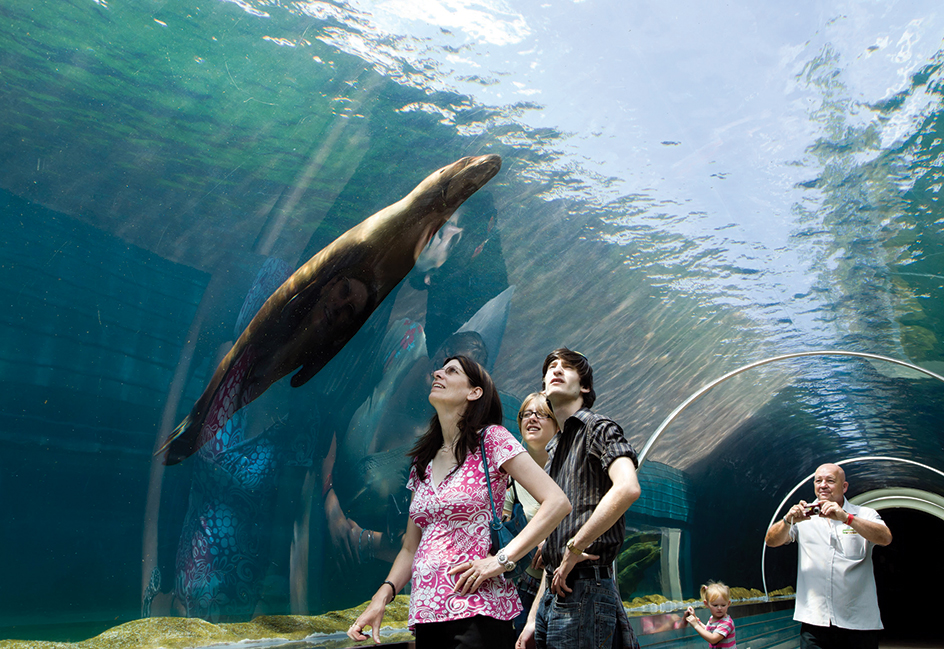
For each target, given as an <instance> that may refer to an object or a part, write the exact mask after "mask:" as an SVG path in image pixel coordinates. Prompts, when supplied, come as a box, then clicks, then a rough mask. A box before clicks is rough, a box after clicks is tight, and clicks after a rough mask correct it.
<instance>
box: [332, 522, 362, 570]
mask: <svg viewBox="0 0 944 649" xmlns="http://www.w3.org/2000/svg"><path fill="white" fill-rule="evenodd" d="M328 533H329V534H330V535H331V543H332V544H333V545H334V549H335V550H337V555H338V556H336V559H337V560H338V565H339V566H340V567H341V568H350V567H351V566H354V565H356V564H357V563H360V556H359V554H358V548H357V541H358V538H359V537H360V533H361V528H360V525H358V524H357V523H355V522H354V521H352V520H350V519H349V518H347V517H345V516H344V514H342V513H341V511H340V510H336V513H335V514H334V515H333V516H330V517H329V518H328Z"/></svg>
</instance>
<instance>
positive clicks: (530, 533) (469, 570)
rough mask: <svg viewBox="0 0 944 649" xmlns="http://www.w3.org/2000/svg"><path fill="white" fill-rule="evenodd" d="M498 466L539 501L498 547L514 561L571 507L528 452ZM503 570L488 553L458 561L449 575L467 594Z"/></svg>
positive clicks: (543, 537)
mask: <svg viewBox="0 0 944 649" xmlns="http://www.w3.org/2000/svg"><path fill="white" fill-rule="evenodd" d="M501 468H502V469H504V471H505V472H506V473H508V474H510V475H511V477H512V478H514V479H515V481H516V482H517V483H518V484H520V485H521V486H522V487H524V488H525V489H527V490H528V493H530V494H531V495H532V496H534V499H535V500H537V501H538V502H539V503H541V506H540V507H539V508H538V511H537V512H536V513H535V514H534V518H532V519H531V520H530V521H528V524H527V525H525V527H524V529H523V530H521V532H520V533H519V534H518V536H516V537H515V538H514V539H512V541H511V543H509V544H508V545H507V546H505V547H504V548H499V549H503V550H505V554H506V556H507V557H508V558H509V559H511V560H512V561H517V560H518V559H520V558H521V557H523V556H524V555H526V554H527V553H528V552H529V551H530V550H531V548H533V547H535V546H536V545H537V544H538V543H540V542H541V541H543V540H544V539H546V538H547V535H548V534H550V533H551V532H552V531H553V530H554V528H555V527H557V526H558V524H560V522H561V521H562V520H564V516H566V515H567V514H569V513H570V510H571V506H570V501H569V500H567V496H565V495H564V492H563V491H561V488H560V487H558V486H557V483H555V482H554V481H553V480H551V478H550V476H548V475H547V474H546V473H544V470H543V469H542V468H541V467H539V466H538V465H537V462H535V461H534V458H532V457H531V456H530V455H528V454H527V453H521V454H519V455H516V456H515V457H513V458H511V459H510V460H508V461H507V462H505V463H504V464H502V467H501ZM503 572H505V568H504V566H502V565H501V564H500V563H498V559H497V558H495V557H494V556H491V555H489V556H487V557H485V558H484V559H478V560H476V561H466V562H464V563H460V564H459V565H457V566H455V567H454V568H452V569H451V570H450V571H449V574H450V575H455V574H459V575H460V576H459V578H458V579H457V580H456V585H455V590H456V592H458V593H462V594H463V595H466V594H468V593H474V592H475V591H476V590H478V588H479V586H481V585H482V584H483V583H485V581H486V580H488V579H491V578H492V577H496V576H498V575H500V574H502V573H503ZM460 573H461V574H460Z"/></svg>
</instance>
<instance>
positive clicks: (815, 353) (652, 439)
mask: <svg viewBox="0 0 944 649" xmlns="http://www.w3.org/2000/svg"><path fill="white" fill-rule="evenodd" d="M819 356H849V357H853V358H864V359H867V360H876V361H884V362H887V363H893V364H895V365H900V366H902V367H907V368H909V369H911V370H914V371H916V372H919V373H921V374H924V375H926V376H928V377H930V378H934V379H937V380H939V381H941V382H944V376H941V375H940V374H936V373H935V372H932V371H931V370H928V369H925V368H923V367H921V366H919V365H915V364H913V363H909V362H907V361H902V360H899V359H897V358H891V357H889V356H882V355H880V354H871V353H868V352H853V351H846V350H841V349H825V350H812V351H805V352H793V353H790V354H781V355H779V356H771V357H770V358H765V359H762V360H759V361H755V362H753V363H748V364H747V365H742V366H741V367H738V368H737V369H734V370H732V371H730V372H728V373H727V374H725V375H723V376H721V377H719V378H717V379H715V380H714V381H711V382H709V383H707V384H705V385H704V386H702V387H701V388H700V389H698V390H697V391H696V392H694V393H692V394H691V395H689V397H688V398H687V399H685V401H683V402H682V403H680V404H679V405H678V406H677V407H676V408H675V409H674V410H673V411H672V412H671V413H669V415H668V416H667V417H666V418H665V419H663V420H662V423H661V424H659V427H658V428H656V430H655V432H653V433H652V435H650V436H649V439H648V440H646V443H645V445H644V446H643V448H642V451H641V452H640V453H639V455H638V469H642V465H643V463H644V462H645V460H646V457H647V456H648V455H649V451H650V450H651V449H652V447H653V446H654V445H655V443H656V442H657V441H658V440H659V438H660V437H661V436H662V433H664V432H665V430H666V429H667V428H668V427H669V425H670V424H671V423H672V422H673V421H675V419H676V418H677V417H678V416H679V415H680V414H681V413H682V411H684V410H685V409H686V408H688V406H690V405H691V404H692V403H694V402H695V401H697V400H698V399H699V398H701V397H702V396H704V395H705V394H706V393H708V392H709V391H711V390H712V389H713V388H715V387H716V386H718V385H720V384H721V383H724V382H725V381H727V380H728V379H730V378H732V377H734V376H737V375H738V374H742V373H744V372H747V371H749V370H752V369H755V368H758V367H761V366H763V365H769V364H771V363H776V362H778V361H784V360H790V359H793V358H804V357H819ZM877 460H878V461H894V462H902V463H906V464H913V465H916V466H919V467H922V468H925V469H928V470H930V471H933V472H935V473H937V474H939V475H941V476H942V477H944V472H941V471H939V470H938V469H935V468H933V467H930V466H927V465H925V464H921V463H920V462H915V461H914V460H907V459H904V458H895V457H885V456H871V457H859V458H849V459H846V460H841V461H839V462H837V463H836V464H839V465H842V464H851V463H855V462H865V461H877ZM812 477H813V474H810V475H809V476H808V477H807V478H805V479H804V480H803V481H801V482H800V483H798V484H797V485H796V486H795V487H794V488H793V489H792V490H791V491H790V493H789V494H787V496H786V498H784V499H783V501H782V502H781V503H780V505H778V506H777V509H776V510H774V514H773V517H772V518H771V519H770V523H769V524H768V525H767V529H770V526H771V525H773V524H774V521H775V520H777V514H778V513H779V512H780V510H781V509H782V508H783V506H784V505H785V504H786V502H787V500H788V499H789V498H791V497H792V496H793V495H794V494H795V493H796V492H797V490H799V489H800V487H802V486H803V485H804V484H806V483H807V481H809V480H810V479H812ZM901 502H904V501H901ZM766 557H767V544H766V543H765V544H764V548H763V550H762V551H761V558H760V571H761V580H762V581H763V585H764V600H765V601H770V594H769V592H768V590H767V575H766V571H765V562H766Z"/></svg>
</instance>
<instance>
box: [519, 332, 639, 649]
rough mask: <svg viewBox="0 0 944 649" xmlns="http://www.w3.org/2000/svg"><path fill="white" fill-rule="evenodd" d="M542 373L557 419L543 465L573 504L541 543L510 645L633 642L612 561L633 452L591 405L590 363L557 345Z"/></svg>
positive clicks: (631, 497) (632, 496) (631, 485)
mask: <svg viewBox="0 0 944 649" xmlns="http://www.w3.org/2000/svg"><path fill="white" fill-rule="evenodd" d="M543 373H544V392H545V394H546V395H547V399H548V402H549V403H550V404H551V406H552V407H553V409H554V414H555V415H556V416H557V420H558V421H559V422H560V423H561V425H562V426H563V428H562V429H561V431H560V432H559V433H558V434H557V435H556V436H555V437H554V438H553V439H552V440H551V442H550V443H549V444H548V446H547V450H548V460H547V465H546V466H545V470H546V471H547V472H548V474H549V475H550V476H551V477H552V478H553V479H554V481H555V482H557V484H558V485H559V486H560V487H561V489H563V490H564V493H565V494H567V497H568V498H569V499H570V502H571V504H572V505H573V510H572V511H571V513H570V514H568V515H567V517H566V518H565V519H564V520H563V522H561V524H560V525H559V526H558V527H557V529H555V530H554V531H553V532H551V534H550V536H548V537H547V541H546V542H545V543H544V548H543V551H542V556H543V560H544V564H545V572H544V577H543V580H542V582H541V588H540V590H539V591H538V596H537V598H536V599H535V603H534V606H532V609H531V614H530V616H529V619H528V623H527V624H526V625H525V628H524V630H523V631H522V632H521V636H520V637H519V638H518V643H517V647H519V648H521V649H524V648H525V647H530V646H532V642H533V644H534V645H536V646H537V647H538V648H539V649H543V648H545V647H552V648H553V649H583V648H584V647H587V648H589V647H611V646H612V647H614V648H623V649H635V648H637V647H638V646H639V644H638V643H637V641H636V636H635V635H634V634H633V631H632V628H631V627H630V626H629V620H628V618H627V617H626V611H625V610H624V609H623V603H622V600H621V599H620V595H619V590H618V589H617V587H616V581H615V575H614V574H613V562H614V561H615V560H616V555H617V554H618V553H619V550H620V547H621V546H622V544H623V536H624V531H625V530H624V524H623V517H624V514H625V513H626V510H627V509H629V506H630V505H632V504H633V503H634V502H635V501H636V499H637V498H639V493H640V491H639V481H638V480H637V478H636V466H637V464H638V461H637V459H636V451H635V450H633V447H632V446H630V444H629V442H627V441H626V438H625V437H624V436H623V430H622V429H621V428H620V427H619V425H617V423H616V422H614V421H613V420H611V419H607V418H606V417H602V416H600V415H597V414H595V413H593V412H592V411H590V407H591V406H592V405H593V402H594V401H595V400H596V394H595V393H594V391H593V369H592V368H591V367H590V362H589V361H588V360H587V359H586V357H584V356H583V354H580V353H577V352H573V351H571V350H569V349H567V348H561V349H557V350H555V351H553V352H551V354H550V355H548V357H547V358H546V359H545V361H544V369H543ZM601 611H603V612H605V613H604V614H603V615H600V614H599V613H600V612H601Z"/></svg>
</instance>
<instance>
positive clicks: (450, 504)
mask: <svg viewBox="0 0 944 649" xmlns="http://www.w3.org/2000/svg"><path fill="white" fill-rule="evenodd" d="M429 402H430V403H431V404H432V406H433V408H435V410H436V414H435V415H434V416H433V418H432V419H431V420H430V424H429V428H428V429H427V431H426V433H425V434H424V435H423V436H422V437H421V438H420V439H419V441H417V443H416V445H415V446H414V447H413V450H412V451H411V452H410V456H412V458H413V467H412V469H411V471H410V479H409V481H408V483H407V486H408V487H409V488H410V490H411V491H412V492H413V500H412V502H411V503H410V517H409V521H408V523H407V530H406V533H405V534H404V535H403V545H402V548H401V549H400V553H399V554H398V555H397V558H396V560H395V561H394V563H393V567H392V568H391V569H390V573H389V575H388V576H387V580H386V581H384V582H383V583H382V584H381V585H380V588H378V590H377V592H376V594H374V596H373V598H372V599H371V601H370V604H369V605H368V606H367V609H366V610H365V611H364V612H363V613H362V614H361V615H360V616H359V617H358V618H357V621H356V622H355V623H354V624H352V625H351V627H350V628H349V629H348V631H347V634H348V636H349V637H351V638H352V639H354V640H358V641H360V640H366V639H368V636H367V635H366V634H365V633H364V629H365V628H367V627H370V629H371V632H372V635H373V639H374V641H375V642H380V625H381V623H382V621H383V615H384V608H385V607H386V605H387V604H388V603H389V602H390V601H392V600H393V598H394V596H395V595H396V593H397V592H399V591H400V589H401V588H403V587H404V586H405V585H406V583H407V581H408V580H410V579H411V578H412V582H411V584H412V588H411V596H410V628H411V629H412V630H413V633H414V634H415V635H416V643H417V646H418V647H420V649H424V648H428V647H437V648H438V647H485V646H486V643H487V644H488V646H489V647H490V649H491V648H492V647H509V648H510V647H512V646H514V644H515V640H516V636H515V633H514V629H513V627H512V622H511V621H512V620H513V619H514V618H515V616H516V615H518V613H519V612H520V611H521V603H520V601H519V600H518V595H517V592H516V591H515V586H514V584H513V583H512V582H511V581H510V580H506V579H505V578H504V576H503V573H505V572H507V571H508V570H511V569H512V568H514V565H515V561H516V560H517V559H520V558H521V557H523V556H525V554H527V553H528V552H529V551H530V550H531V548H533V547H535V546H536V545H537V544H538V543H539V542H540V541H541V540H543V539H544V538H546V537H547V535H548V534H550V532H551V531H552V530H553V529H554V528H555V527H557V525H558V523H560V521H561V520H563V518H564V516H566V515H567V514H568V513H569V512H570V509H571V507H570V503H569V501H568V500H567V497H566V496H565V495H564V493H563V492H562V491H561V489H560V488H559V487H558V486H557V485H556V484H554V481H552V480H551V479H550V478H549V477H548V476H547V474H546V473H544V471H543V470H542V469H541V467H539V466H538V465H537V464H536V463H535V462H534V460H533V459H531V456H529V455H528V454H527V453H526V452H525V450H524V448H523V447H522V446H521V444H520V443H519V442H518V441H517V440H516V439H515V438H514V437H512V435H511V433H509V432H508V431H507V430H506V429H505V428H503V427H502V426H501V425H500V423H501V421H502V408H501V401H500V399H499V396H498V390H496V389H495V384H494V383H492V379H491V377H490V376H489V375H488V373H487V372H486V371H485V370H484V369H483V368H482V366H481V365H479V364H478V363H476V362H475V361H472V360H471V359H469V358H467V357H465V356H454V357H452V358H449V359H447V360H446V362H445V364H444V365H443V367H442V368H441V369H438V370H436V371H435V372H434V373H433V385H432V388H431V389H430V393H429ZM483 447H484V451H485V458H486V460H487V464H488V474H487V476H486V473H485V467H484V465H483V458H482V450H481V449H482V448H483ZM509 475H511V476H512V477H513V478H514V479H515V480H516V481H517V482H518V483H519V484H521V485H522V486H524V488H525V489H527V490H528V491H529V492H530V493H531V494H532V495H533V496H534V497H535V499H536V500H537V501H538V502H540V503H541V506H540V507H539V508H538V511H537V513H536V514H535V515H534V518H532V519H531V521H530V522H529V523H528V525H527V526H526V527H525V528H524V530H522V531H521V533H520V534H518V535H517V536H516V537H515V538H514V539H513V540H512V541H511V542H510V543H508V545H507V546H505V547H504V548H497V549H496V553H495V554H494V555H493V554H491V553H490V547H489V546H490V537H489V522H490V521H491V519H492V506H494V508H495V510H497V511H501V507H502V503H503V501H504V498H505V488H506V486H507V481H508V476H509ZM486 479H487V480H488V481H489V484H490V485H491V493H492V497H493V498H494V501H493V502H492V503H490V502H489V491H488V487H487V486H486V482H485V481H486Z"/></svg>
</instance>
